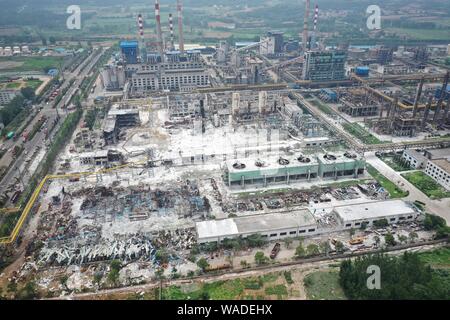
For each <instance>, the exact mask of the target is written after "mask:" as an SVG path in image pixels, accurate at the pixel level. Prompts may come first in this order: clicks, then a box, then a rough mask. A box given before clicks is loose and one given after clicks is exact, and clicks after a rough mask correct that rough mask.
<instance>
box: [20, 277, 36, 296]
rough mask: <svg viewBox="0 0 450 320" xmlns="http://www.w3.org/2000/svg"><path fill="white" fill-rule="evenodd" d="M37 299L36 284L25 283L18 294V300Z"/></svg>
mask: <svg viewBox="0 0 450 320" xmlns="http://www.w3.org/2000/svg"><path fill="white" fill-rule="evenodd" d="M38 297H39V294H38V291H37V288H36V284H35V283H34V282H33V281H30V282H27V283H26V284H25V287H23V288H22V290H20V292H19V299H22V300H32V299H36V298H38Z"/></svg>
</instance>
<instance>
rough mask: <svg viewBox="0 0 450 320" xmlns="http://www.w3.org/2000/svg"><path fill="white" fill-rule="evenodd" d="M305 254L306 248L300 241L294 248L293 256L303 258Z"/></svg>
mask: <svg viewBox="0 0 450 320" xmlns="http://www.w3.org/2000/svg"><path fill="white" fill-rule="evenodd" d="M305 256H306V250H305V248H304V247H303V244H302V243H301V242H300V243H299V245H298V246H297V248H295V257H296V258H303V257H305Z"/></svg>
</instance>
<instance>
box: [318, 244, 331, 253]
mask: <svg viewBox="0 0 450 320" xmlns="http://www.w3.org/2000/svg"><path fill="white" fill-rule="evenodd" d="M319 248H320V252H321V253H324V254H327V255H328V253H329V252H330V249H331V248H330V243H329V242H328V241H324V242H321V243H320V244H319Z"/></svg>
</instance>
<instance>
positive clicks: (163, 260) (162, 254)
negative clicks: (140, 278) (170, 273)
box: [155, 249, 169, 264]
mask: <svg viewBox="0 0 450 320" xmlns="http://www.w3.org/2000/svg"><path fill="white" fill-rule="evenodd" d="M155 260H156V261H158V262H159V263H160V264H167V263H169V254H168V253H167V251H166V250H165V249H159V250H157V251H156V253H155Z"/></svg>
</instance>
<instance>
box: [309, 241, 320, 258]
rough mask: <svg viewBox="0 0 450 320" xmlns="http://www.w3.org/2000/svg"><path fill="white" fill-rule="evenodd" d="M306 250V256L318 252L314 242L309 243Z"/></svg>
mask: <svg viewBox="0 0 450 320" xmlns="http://www.w3.org/2000/svg"><path fill="white" fill-rule="evenodd" d="M306 252H307V254H308V256H315V255H318V254H319V253H320V251H319V246H318V245H316V244H314V243H311V244H309V245H308V246H307V247H306Z"/></svg>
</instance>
